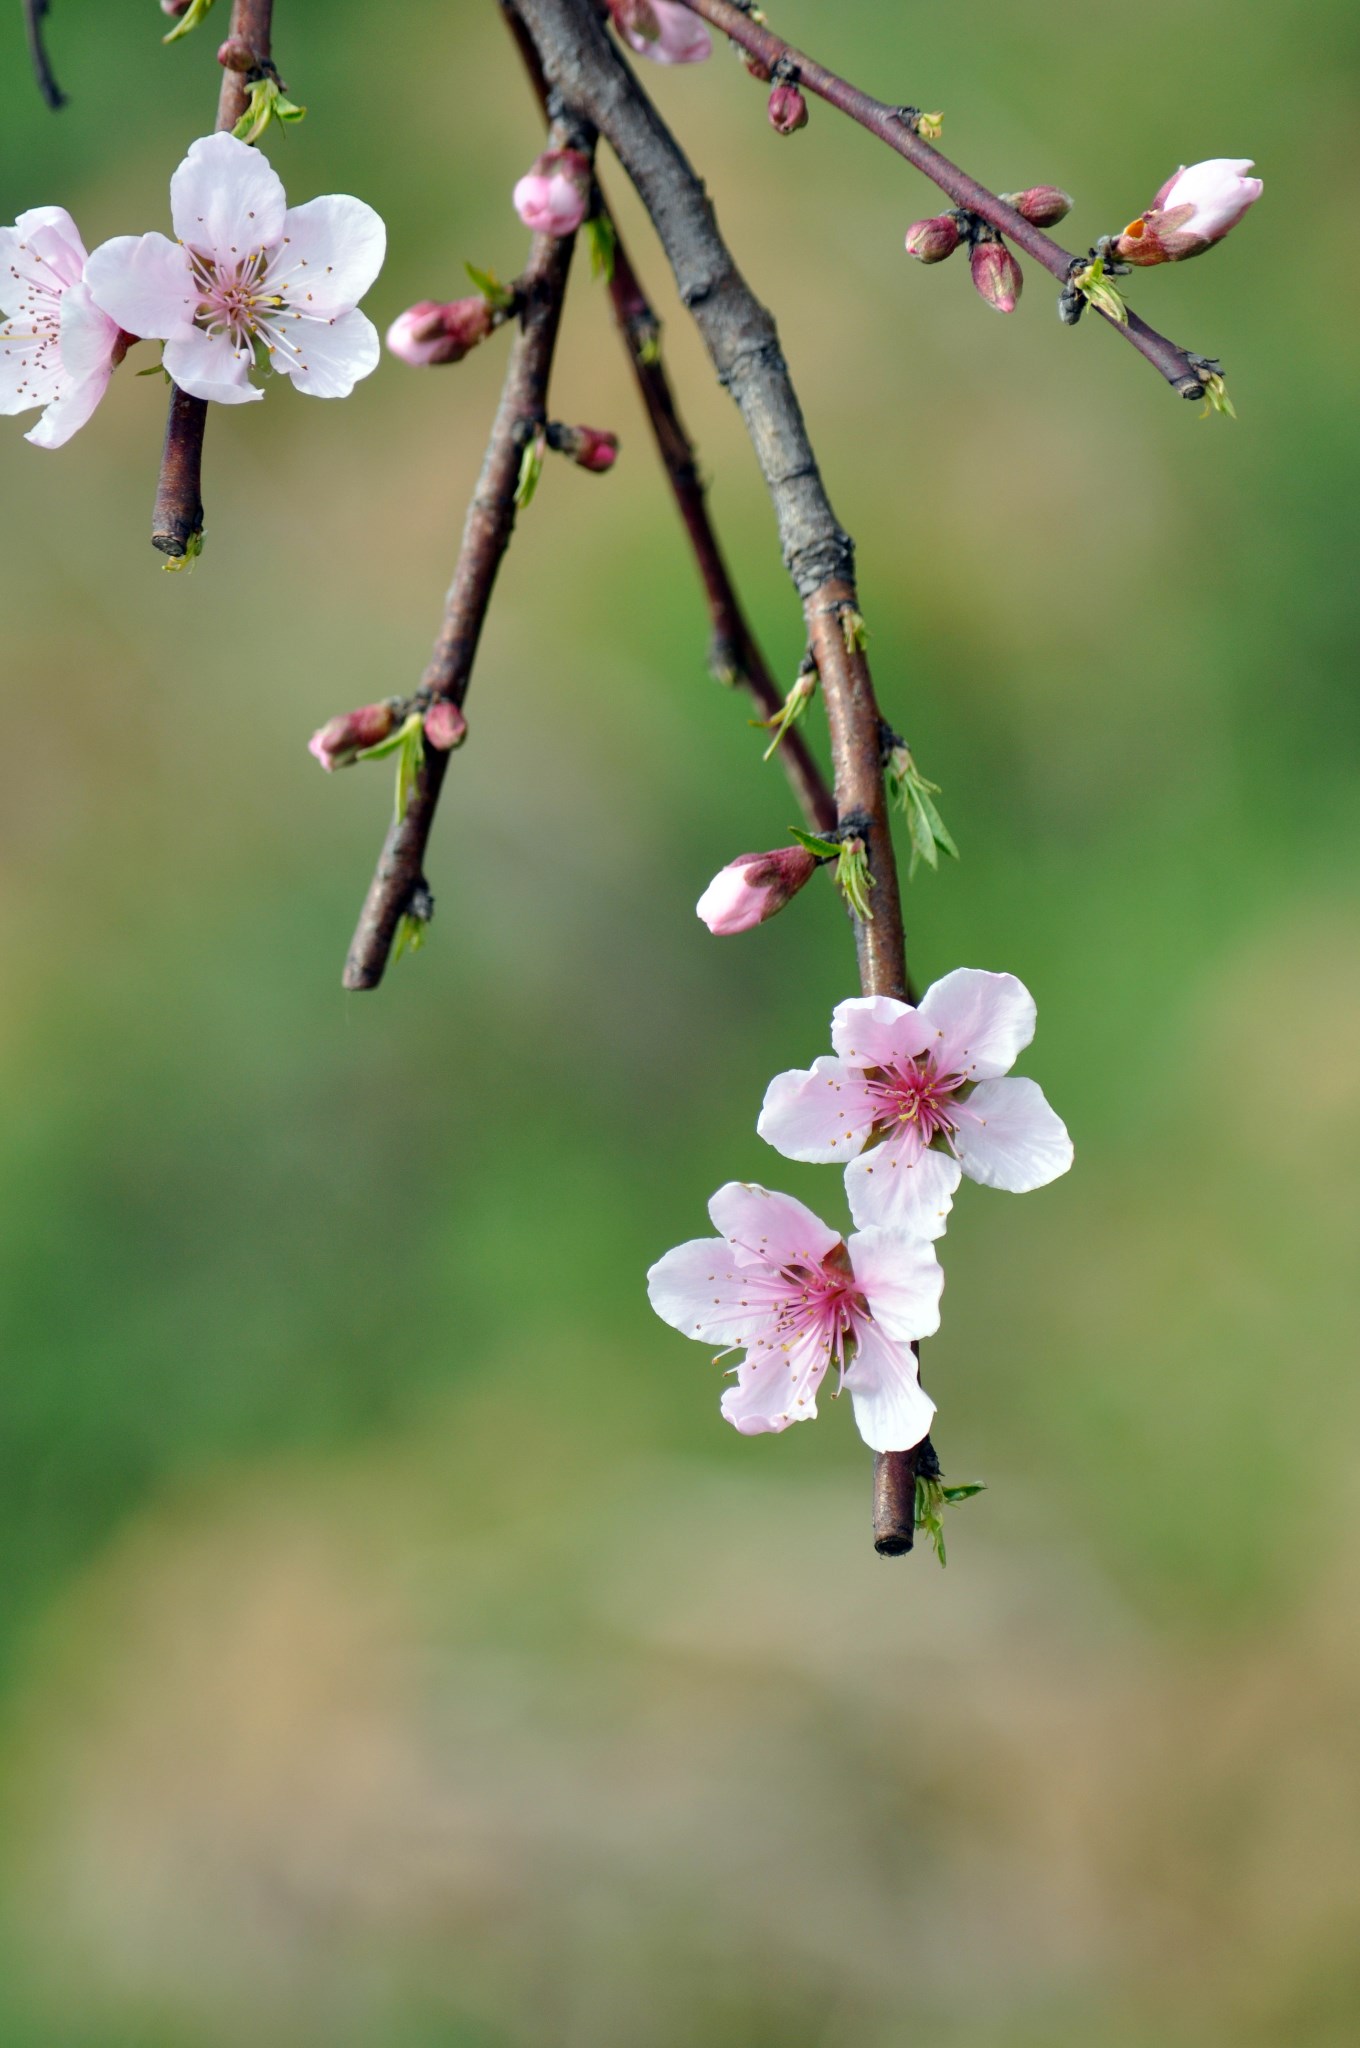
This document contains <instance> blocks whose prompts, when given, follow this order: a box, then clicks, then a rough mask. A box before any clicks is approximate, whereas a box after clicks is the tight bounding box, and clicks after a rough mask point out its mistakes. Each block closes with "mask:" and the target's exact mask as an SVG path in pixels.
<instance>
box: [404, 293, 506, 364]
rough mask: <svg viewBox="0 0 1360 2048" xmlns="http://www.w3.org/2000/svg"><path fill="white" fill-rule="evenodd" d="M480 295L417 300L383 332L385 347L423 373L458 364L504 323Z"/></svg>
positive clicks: (493, 308)
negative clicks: (433, 365)
mask: <svg viewBox="0 0 1360 2048" xmlns="http://www.w3.org/2000/svg"><path fill="white" fill-rule="evenodd" d="M504 317H505V316H504V314H503V313H502V312H499V311H498V309H497V308H496V307H494V306H493V305H492V304H491V303H490V301H489V300H488V299H486V298H484V297H483V296H482V295H481V294H480V293H479V294H478V295H477V297H476V298H472V299H453V300H451V301H450V302H449V303H448V304H441V303H440V302H439V301H438V300H437V299H421V300H420V302H419V304H417V305H414V306H408V307H407V309H406V311H405V312H404V313H398V315H397V317H396V319H395V320H394V321H393V322H392V325H391V326H390V327H389V328H388V330H387V346H388V348H389V349H390V350H391V351H392V354H393V355H394V356H397V357H399V358H400V360H401V361H402V362H403V363H410V364H412V365H413V366H414V367H415V368H416V369H425V368H427V367H428V366H429V365H430V364H431V363H461V362H462V360H463V357H464V356H465V355H467V354H468V353H469V351H470V350H472V349H474V348H476V346H477V344H478V342H481V341H485V340H486V338H487V336H488V335H489V334H490V333H491V332H492V331H493V329H494V328H495V327H496V326H497V325H498V324H499V322H500V321H501V320H502V319H504Z"/></svg>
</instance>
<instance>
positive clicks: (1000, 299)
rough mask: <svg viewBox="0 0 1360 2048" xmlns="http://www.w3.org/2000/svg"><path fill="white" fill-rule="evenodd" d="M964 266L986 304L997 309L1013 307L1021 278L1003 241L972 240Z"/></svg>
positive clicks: (1010, 311) (1022, 280) (1012, 308)
mask: <svg viewBox="0 0 1360 2048" xmlns="http://www.w3.org/2000/svg"><path fill="white" fill-rule="evenodd" d="M968 267H969V269H970V270H971V272H972V276H973V283H974V285H975V286H976V287H977V290H978V292H979V294H980V295H981V296H982V297H983V298H984V299H985V300H986V301H987V304H988V305H989V306H995V308H996V310H997V312H998V313H1013V312H1014V311H1015V306H1016V301H1017V300H1018V299H1019V297H1020V293H1021V292H1022V290H1023V289H1024V283H1025V280H1024V275H1023V273H1022V271H1021V269H1020V265H1019V264H1018V263H1017V262H1016V260H1015V258H1014V256H1012V254H1011V252H1010V250H1009V249H1008V248H1007V247H1006V245H1005V243H1004V242H975V243H974V244H973V247H972V249H971V250H970V251H969V256H968Z"/></svg>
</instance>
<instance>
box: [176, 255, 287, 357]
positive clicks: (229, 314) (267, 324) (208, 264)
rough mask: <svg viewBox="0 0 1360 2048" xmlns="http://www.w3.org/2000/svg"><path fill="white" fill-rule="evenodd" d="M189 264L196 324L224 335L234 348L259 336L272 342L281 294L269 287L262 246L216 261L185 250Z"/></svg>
mask: <svg viewBox="0 0 1360 2048" xmlns="http://www.w3.org/2000/svg"><path fill="white" fill-rule="evenodd" d="M189 267H190V270H191V271H192V273H193V279H194V283H195V285H196V286H197V288H198V295H199V304H198V313H197V316H196V318H197V322H198V325H199V326H200V327H202V328H204V329H205V330H206V331H207V332H208V333H209V334H228V335H230V336H231V339H232V343H233V345H234V346H235V347H236V348H238V349H242V348H250V347H252V346H253V344H254V341H255V337H256V335H259V336H260V337H261V338H262V339H263V340H264V342H265V345H266V346H267V347H269V348H271V349H272V348H273V346H274V344H275V336H274V334H273V332H272V329H273V326H274V322H275V321H276V319H277V316H278V314H279V312H280V310H281V308H282V307H283V304H284V300H283V298H282V296H281V295H280V294H279V293H278V292H276V291H273V290H271V289H270V279H269V255H268V252H267V251H266V250H264V249H256V250H255V251H254V252H253V254H251V255H249V256H246V257H242V258H240V259H239V260H238V261H237V262H235V263H220V262H219V261H218V260H217V258H216V257H214V256H209V255H206V254H205V253H204V251H203V250H201V249H190V250H189Z"/></svg>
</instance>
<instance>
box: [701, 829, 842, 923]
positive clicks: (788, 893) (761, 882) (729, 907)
mask: <svg viewBox="0 0 1360 2048" xmlns="http://www.w3.org/2000/svg"><path fill="white" fill-rule="evenodd" d="M817 867H818V862H817V859H816V857H815V855H813V854H810V853H809V852H808V851H807V849H806V848H805V847H802V846H779V847H776V848H775V850H774V852H773V853H741V854H738V855H737V858H736V859H735V860H733V861H729V862H728V864H727V866H726V867H725V868H723V869H722V870H721V872H720V873H719V874H716V875H715V876H714V877H713V880H712V881H711V882H710V883H709V885H708V887H707V888H706V889H705V891H704V893H703V895H702V896H701V897H700V898H699V901H698V902H697V903H696V904H695V906H694V907H695V910H696V912H697V913H698V915H699V916H700V917H701V918H702V919H703V921H704V923H705V924H706V925H707V926H708V928H709V930H710V931H711V932H716V933H717V934H718V936H719V937H720V938H727V937H728V936H730V934H731V933H733V932H749V931H750V930H751V928H752V926H753V925H758V924H764V922H765V920H766V918H767V917H773V916H774V914H775V912H776V911H777V910H782V909H783V908H784V905H785V904H786V903H787V902H789V900H790V898H792V897H794V896H796V895H797V894H798V891H799V890H800V889H801V888H802V887H803V885H804V883H805V882H810V881H811V879H812V877H813V875H814V874H815V873H816V872H817Z"/></svg>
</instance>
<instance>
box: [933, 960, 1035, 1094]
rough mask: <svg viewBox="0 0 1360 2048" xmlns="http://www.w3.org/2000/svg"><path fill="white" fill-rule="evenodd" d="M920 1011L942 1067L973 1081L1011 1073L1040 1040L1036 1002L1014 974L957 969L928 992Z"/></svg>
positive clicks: (969, 968)
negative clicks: (1036, 1028) (1036, 1032)
mask: <svg viewBox="0 0 1360 2048" xmlns="http://www.w3.org/2000/svg"><path fill="white" fill-rule="evenodd" d="M920 1007H921V1015H922V1017H923V1018H924V1019H925V1021H926V1022H927V1023H928V1024H929V1026H930V1032H931V1039H932V1041H933V1043H932V1047H931V1052H932V1057H933V1059H934V1061H935V1064H936V1066H937V1067H938V1068H939V1069H940V1070H941V1071H942V1072H945V1073H950V1074H963V1075H964V1076H965V1077H966V1078H967V1079H968V1080H970V1081H987V1080H991V1079H992V1078H993V1077H994V1076H995V1075H997V1074H1005V1073H1008V1072H1009V1071H1010V1069H1011V1067H1012V1066H1013V1065H1014V1064H1015V1061H1016V1060H1017V1058H1018V1057H1019V1055H1020V1054H1021V1053H1022V1052H1023V1051H1024V1049H1025V1047H1026V1046H1027V1045H1028V1044H1029V1042H1030V1040H1031V1039H1032V1038H1033V1036H1034V998H1033V996H1032V995H1031V994H1030V992H1029V990H1028V989H1027V988H1026V987H1025V984H1024V983H1023V982H1022V981H1017V980H1016V978H1015V976H1014V975H1013V974H988V973H986V972H985V971H984V970H983V969H982V968H980V967H956V968H955V969H954V972H953V973H952V974H946V975H945V976H944V978H943V980H941V981H937V982H936V983H935V985H934V987H933V988H928V989H927V990H926V992H925V994H924V995H923V996H922V998H921V1006H920Z"/></svg>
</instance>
